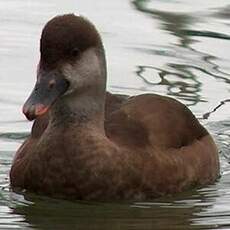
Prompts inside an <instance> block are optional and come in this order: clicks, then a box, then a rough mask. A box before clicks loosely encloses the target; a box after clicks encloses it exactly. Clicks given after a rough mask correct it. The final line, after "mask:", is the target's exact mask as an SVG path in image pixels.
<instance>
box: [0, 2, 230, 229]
mask: <svg viewBox="0 0 230 230" xmlns="http://www.w3.org/2000/svg"><path fill="white" fill-rule="evenodd" d="M228 4H229V3H228V1H227V0H223V1H221V2H220V1H216V0H207V1H205V3H203V2H201V1H200V0H185V1H176V0H172V1H169V0H164V1H162V0H135V1H131V2H129V1H124V0H117V1H106V0H101V1H99V2H98V1H97V3H94V4H93V3H92V1H90V0H84V1H83V0H82V1H81V0H79V1H74V0H67V1H65V2H63V1H54V0H47V1H46V2H44V1H38V0H28V1H24V2H23V3H22V2H21V1H20V0H9V1H3V2H0V6H1V7H0V13H1V14H0V19H1V25H0V28H1V30H0V41H1V45H0V66H1V71H0V84H1V91H0V229H100V230H101V229H114V230H115V229H145V230H148V229H162V230H163V229H186V230H187V229H230V220H229V216H230V182H229V181H230V167H229V163H230V154H229V149H230V146H229V145H230V144H229V143H230V141H229V140H230V119H229V118H230V116H229V110H230V109H229V108H230V103H229V83H230V76H229V75H230V67H229V63H230V53H229V52H227V51H228V50H230V41H229V38H230V32H229V25H230V21H229V17H230V14H229V9H230V6H229V5H228ZM95 9H96V10H95ZM70 11H71V12H77V13H79V12H82V13H83V14H85V15H87V16H88V17H89V18H90V19H92V20H93V21H94V22H95V23H96V25H97V26H98V28H99V30H100V32H101V34H102V36H103V40H104V42H105V47H106V51H107V58H108V71H109V82H108V87H109V89H110V90H112V91H114V92H119V93H127V94H137V93H145V92H151V93H152V92H154V93H159V94H164V95H169V96H171V97H174V98H177V99H178V100H180V101H182V102H183V103H185V104H186V105H188V106H189V107H190V108H191V110H192V111H193V112H194V113H195V114H196V115H197V116H198V117H199V118H203V120H202V122H204V124H205V126H206V127H207V128H208V130H209V131H210V132H211V133H212V134H213V136H214V138H215V140H216V142H217V144H218V147H219V150H220V159H221V172H222V177H221V178H220V179H219V180H218V181H217V182H216V183H215V184H213V185H209V186H206V187H204V188H197V189H194V190H193V191H188V192H185V193H182V194H178V195H176V196H172V197H163V198H158V199H155V200H151V201H149V202H138V203H135V202H132V203H131V202H129V203H127V202H122V203H96V202H80V201H77V202H70V201H62V200H54V199H49V198H47V197H39V196H35V195H32V194H26V195H25V194H24V195H25V196H24V195H23V194H16V193H12V192H10V189H9V178H8V172H9V168H10V165H11V160H12V158H13V155H14V153H15V151H16V149H17V148H18V147H19V145H20V144H21V143H22V142H23V140H24V139H25V138H26V137H27V136H28V134H29V129H30V124H29V123H28V122H26V121H25V119H24V117H23V116H22V115H21V112H20V111H21V105H22V103H23V101H24V100H25V98H26V97H27V96H28V93H29V92H30V89H31V87H32V86H33V81H34V78H35V69H36V63H37V60H38V44H39V42H38V41H39V36H40V31H41V28H42V26H43V24H44V22H45V21H47V19H48V18H50V17H52V16H53V15H55V14H57V13H63V12H70ZM98 12H100V13H98ZM133 21H134V22H135V23H131V22H133ZM19 79H20V80H19Z"/></svg>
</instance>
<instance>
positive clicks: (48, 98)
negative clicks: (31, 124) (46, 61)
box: [23, 73, 69, 121]
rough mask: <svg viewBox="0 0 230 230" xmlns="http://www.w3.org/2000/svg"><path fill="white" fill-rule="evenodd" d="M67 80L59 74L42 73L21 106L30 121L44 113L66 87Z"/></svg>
mask: <svg viewBox="0 0 230 230" xmlns="http://www.w3.org/2000/svg"><path fill="white" fill-rule="evenodd" d="M68 86H69V84H68V82H67V81H66V80H65V79H64V78H63V77H61V76H60V75H59V74H55V73H53V74H52V73H51V74H44V75H43V76H41V77H40V78H38V81H37V83H36V85H35V87H34V89H33V91H32V93H31V95H30V96H29V98H28V99H27V101H26V102H25V104H24V106H23V113H24V114H25V116H26V118H27V119H28V120H30V121H32V120H34V119H35V118H37V117H38V116H41V115H43V114H45V113H46V112H47V111H48V110H49V108H50V107H51V106H52V105H53V104H54V103H55V101H56V100H57V99H58V98H59V97H60V96H61V95H62V94H64V93H65V92H66V91H67V89H68Z"/></svg>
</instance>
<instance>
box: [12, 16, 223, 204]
mask: <svg viewBox="0 0 230 230" xmlns="http://www.w3.org/2000/svg"><path fill="white" fill-rule="evenodd" d="M105 85H106V62H105V55H104V49H103V45H102V42H101V39H100V36H99V34H98V32H97V31H96V29H95V27H94V26H93V25H92V24H91V23H90V22H89V21H87V20H86V19H84V18H82V17H78V16H74V15H72V14H71V15H64V16H58V17H55V18H54V19H52V20H51V21H50V22H48V23H47V25H46V26H45V28H44V29H43V33H42V37H41V60H40V65H39V70H38V79H37V83H36V85H35V88H34V91H33V92H32V94H31V95H30V97H29V99H28V100H27V102H26V103H25V105H24V108H23V112H24V113H25V115H26V116H27V118H28V119H29V120H33V119H36V120H35V122H34V125H33V128H32V133H31V136H30V137H29V138H28V139H27V140H26V141H25V142H24V144H23V145H22V146H21V147H20V148H19V150H18V152H17V153H16V156H15V159H14V161H13V164H12V168H11V172H10V179H11V185H12V187H13V188H21V189H26V190H28V191H32V192H36V193H41V194H46V195H49V196H55V197H62V198H66V199H86V200H90V199H94V200H108V199H110V200H112V199H113V200H114V199H116V200H117V199H133V200H144V199H151V198H154V197H156V196H159V195H165V194H171V193H176V192H180V191H183V190H185V189H188V188H191V187H194V186H200V185H205V184H208V183H212V182H214V181H215V179H216V178H217V177H218V175H219V159H218V151H217V148H216V145H215V143H214V141H213V139H212V137H211V136H210V134H209V133H208V132H207V130H206V129H205V128H204V127H203V126H202V125H201V124H200V123H199V121H198V120H197V119H196V118H195V116H194V115H193V114H192V113H191V111H190V110H189V109H188V108H187V107H186V106H184V105H183V104H181V103H180V102H178V101H176V100H174V99H171V98H169V97H164V96H159V95H155V94H143V95H139V96H135V97H127V96H124V95H114V94H110V93H106V91H105ZM47 110H49V112H46V111H47ZM48 113H49V114H48Z"/></svg>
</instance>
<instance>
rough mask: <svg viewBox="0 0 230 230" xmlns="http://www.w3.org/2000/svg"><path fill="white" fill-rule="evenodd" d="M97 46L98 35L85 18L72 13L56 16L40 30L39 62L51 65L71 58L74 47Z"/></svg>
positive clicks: (98, 41) (99, 44)
mask: <svg viewBox="0 0 230 230" xmlns="http://www.w3.org/2000/svg"><path fill="white" fill-rule="evenodd" d="M98 46H102V44H101V38H100V35H99V33H98V32H97V30H96V28H95V27H94V25H93V24H92V23H91V22H89V21H88V20H87V19H85V18H83V17H80V16H75V15H74V14H66V15H62V16H56V17H54V18H53V19H51V20H50V21H49V22H48V23H47V24H46V25H45V27H44V29H43V31H42V35H41V40H40V51H41V63H40V64H41V65H42V66H43V67H51V66H53V65H55V64H58V62H59V61H61V60H66V59H69V58H71V55H72V53H71V52H72V51H73V50H74V49H78V50H79V51H80V52H82V51H84V50H86V49H88V48H90V47H98Z"/></svg>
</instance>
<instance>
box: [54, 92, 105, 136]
mask: <svg viewBox="0 0 230 230" xmlns="http://www.w3.org/2000/svg"><path fill="white" fill-rule="evenodd" d="M104 111H105V93H100V94H97V95H91V94H89V93H87V94H82V95H69V96H65V97H63V98H61V99H60V100H58V101H57V102H56V104H55V105H54V106H53V108H52V109H51V113H50V116H51V118H50V124H51V125H52V126H59V127H63V128H64V127H65V128H73V127H74V128H77V129H78V130H80V129H81V128H82V129H87V128H90V129H94V130H98V131H100V132H101V133H104Z"/></svg>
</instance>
